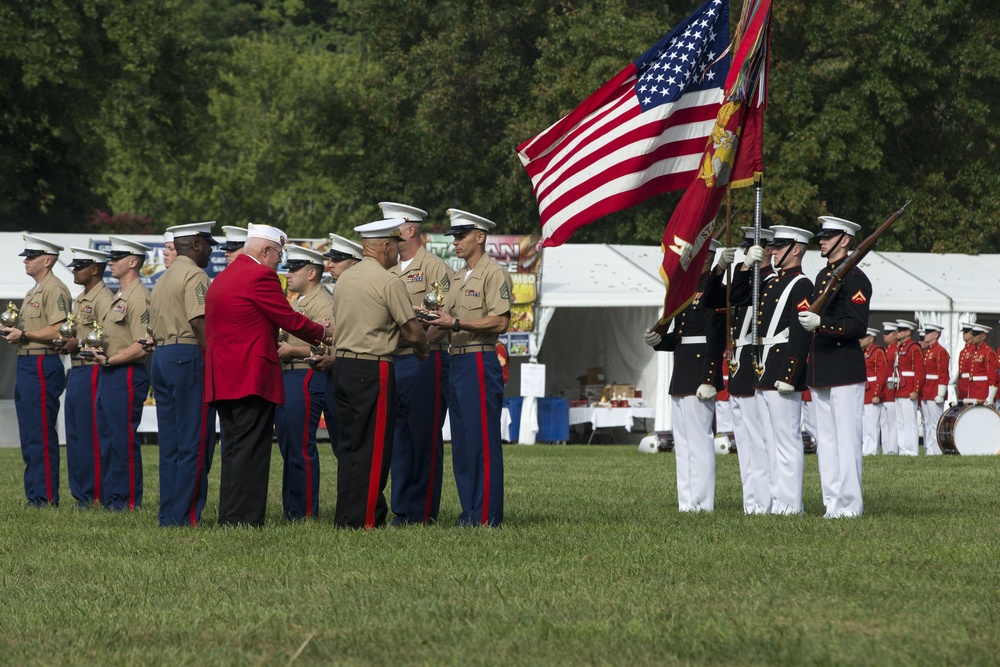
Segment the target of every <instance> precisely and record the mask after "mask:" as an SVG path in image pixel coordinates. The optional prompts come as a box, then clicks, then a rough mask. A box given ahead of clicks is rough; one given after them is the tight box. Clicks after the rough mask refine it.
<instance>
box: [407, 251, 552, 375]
mask: <svg viewBox="0 0 1000 667" xmlns="http://www.w3.org/2000/svg"><path fill="white" fill-rule="evenodd" d="M541 241H542V238H541V236H539V235H537V234H532V235H526V236H516V235H513V234H507V235H505V234H490V235H488V236H487V237H486V254H488V255H489V256H490V257H491V258H493V260H494V261H495V262H496V263H497V264H500V265H501V266H502V267H504V268H505V269H507V272H508V273H509V274H510V277H511V280H512V281H513V283H514V292H513V294H511V298H512V301H511V306H510V331H534V328H535V304H536V303H537V302H538V294H539V290H540V288H541V278H542V243H541ZM451 242H452V237H450V236H445V235H444V234H424V247H425V248H426V249H427V252H430V253H434V254H435V255H437V256H438V257H440V258H441V259H443V260H444V261H445V263H446V264H447V265H448V266H449V267H450V268H451V269H452V270H453V271H457V270H458V269H461V268H464V267H465V260H462V259H459V258H458V256H457V255H455V248H454V247H453V246H452V245H451ZM507 349H508V351H509V352H510V354H511V356H522V355H524V354H527V351H525V352H522V353H520V354H518V353H516V352H515V351H514V348H513V347H512V346H511V345H508V346H507Z"/></svg>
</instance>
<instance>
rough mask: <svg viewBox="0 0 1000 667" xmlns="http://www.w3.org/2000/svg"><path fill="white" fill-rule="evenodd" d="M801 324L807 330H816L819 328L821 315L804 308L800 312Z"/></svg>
mask: <svg viewBox="0 0 1000 667" xmlns="http://www.w3.org/2000/svg"><path fill="white" fill-rule="evenodd" d="M799 324H801V325H802V328H803V329H805V330H806V331H816V329H819V315H817V314H816V313H810V312H809V311H808V310H804V311H802V312H801V313H799Z"/></svg>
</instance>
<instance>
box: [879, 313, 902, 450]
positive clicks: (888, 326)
mask: <svg viewBox="0 0 1000 667" xmlns="http://www.w3.org/2000/svg"><path fill="white" fill-rule="evenodd" d="M882 342H883V343H885V348H884V349H885V361H886V364H888V366H889V375H888V376H886V386H885V391H884V392H883V396H882V404H883V405H882V415H881V416H880V417H879V420H878V423H879V427H880V428H881V438H882V453H883V454H890V455H893V456H895V455H896V454H899V436H898V435H896V406H895V404H894V403H893V398H894V394H895V381H894V380H891V375H892V369H893V367H894V366H895V364H896V352H897V351H898V350H899V344H898V343H896V322H895V321H893V322H883V323H882Z"/></svg>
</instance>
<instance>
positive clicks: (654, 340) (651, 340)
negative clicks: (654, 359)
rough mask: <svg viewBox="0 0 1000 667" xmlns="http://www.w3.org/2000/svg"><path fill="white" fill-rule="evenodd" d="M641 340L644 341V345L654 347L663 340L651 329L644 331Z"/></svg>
mask: <svg viewBox="0 0 1000 667" xmlns="http://www.w3.org/2000/svg"><path fill="white" fill-rule="evenodd" d="M642 339H643V340H644V341H646V345H648V346H650V347H656V346H657V345H659V344H660V341H661V340H663V336H661V335H660V334H658V333H656V332H655V331H653V330H652V329H646V333H645V334H643V336H642Z"/></svg>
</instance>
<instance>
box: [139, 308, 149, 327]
mask: <svg viewBox="0 0 1000 667" xmlns="http://www.w3.org/2000/svg"><path fill="white" fill-rule="evenodd" d="M139 321H140V322H142V323H143V324H149V311H148V310H144V311H142V317H140V318H139Z"/></svg>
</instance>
